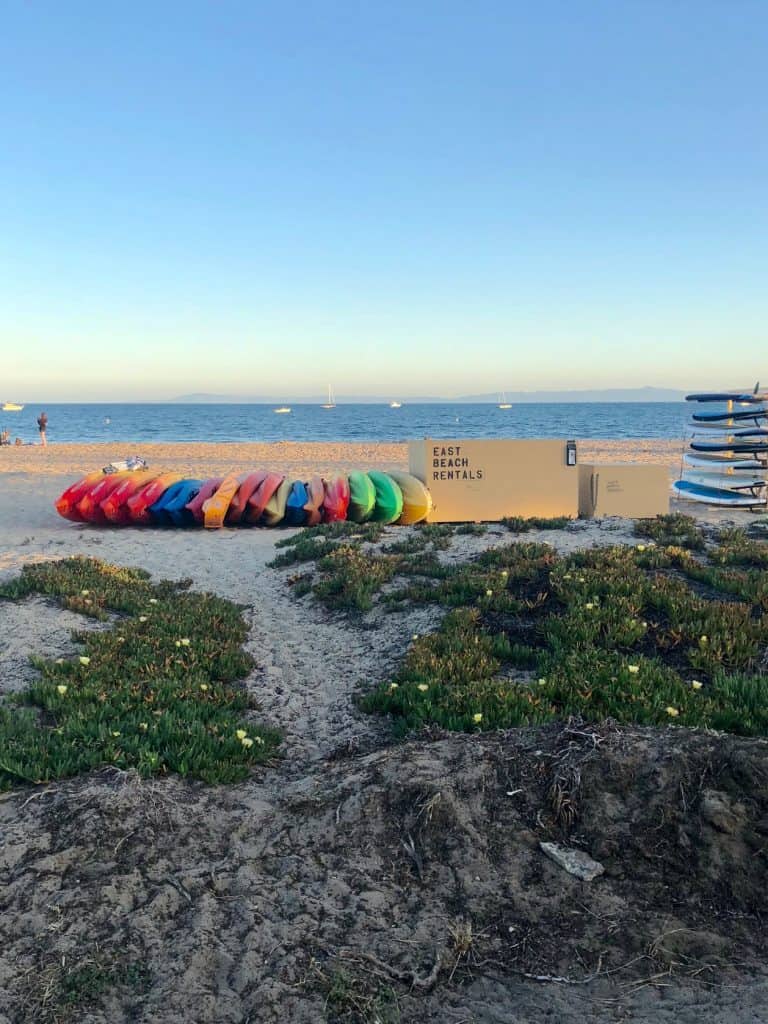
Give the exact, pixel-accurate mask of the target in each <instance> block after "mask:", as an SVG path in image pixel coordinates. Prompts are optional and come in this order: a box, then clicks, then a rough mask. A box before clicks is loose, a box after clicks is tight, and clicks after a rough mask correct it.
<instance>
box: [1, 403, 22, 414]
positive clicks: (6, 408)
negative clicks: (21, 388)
mask: <svg viewBox="0 0 768 1024" xmlns="http://www.w3.org/2000/svg"><path fill="white" fill-rule="evenodd" d="M23 408H24V406H23V405H17V404H16V402H3V412H21V410H22V409H23Z"/></svg>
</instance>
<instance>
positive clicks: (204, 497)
mask: <svg viewBox="0 0 768 1024" xmlns="http://www.w3.org/2000/svg"><path fill="white" fill-rule="evenodd" d="M223 482H224V477H223V476H214V477H211V478H210V480H206V481H205V483H204V484H203V486H202V487H201V488H200V490H199V491H198V492H197V494H196V495H195V496H194V498H193V499H192V501H189V502H187V504H186V505H185V506H184V508H185V509H186V510H187V511H188V512H191V513H192V516H193V518H194V520H195V522H196V523H199V524H200V525H201V526H202V525H203V519H204V514H203V505H204V504H205V503H206V501H208V499H209V498H210V497H212V496H213V495H214V494H215V493H216V491H217V490H218V489H219V487H221V485H222V483H223Z"/></svg>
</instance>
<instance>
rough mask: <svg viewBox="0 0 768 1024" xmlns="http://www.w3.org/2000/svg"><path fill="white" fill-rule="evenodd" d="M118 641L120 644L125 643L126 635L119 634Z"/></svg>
mask: <svg viewBox="0 0 768 1024" xmlns="http://www.w3.org/2000/svg"><path fill="white" fill-rule="evenodd" d="M117 642H118V643H119V644H124V643H125V637H124V636H119V637H118V638H117Z"/></svg>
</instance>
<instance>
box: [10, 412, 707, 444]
mask: <svg viewBox="0 0 768 1024" xmlns="http://www.w3.org/2000/svg"><path fill="white" fill-rule="evenodd" d="M276 407H277V406H273V405H235V404H222V405H202V404H190V405H183V404H177V403H173V404H160V403H151V404H150V403H147V404H105V405H97V404H87V405H79V404H58V405H42V404H37V405H36V404H34V403H31V404H27V405H25V407H24V409H23V410H22V411H21V412H2V411H0V429H3V430H4V429H7V430H9V431H10V434H11V440H13V439H15V438H16V437H20V438H21V439H22V441H25V442H36V441H38V431H37V417H38V416H39V414H40V412H41V411H42V410H43V409H45V411H46V412H47V414H48V442H49V444H56V442H65V441H66V442H83V443H94V442H100V441H103V442H110V441H119V442H125V443H127V444H128V443H130V444H133V443H138V442H141V441H145V442H150V441H157V442H163V441H169V442H172V441H215V442H227V441H239V442H242V441H358V442H359V441H408V440H412V439H417V438H422V437H436V438H451V437H478V438H500V437H541V438H546V437H553V438H571V437H572V438H595V439H608V440H610V439H616V440H619V439H623V438H634V437H637V438H645V437H658V438H666V439H682V438H683V437H685V435H686V428H685V423H686V421H687V419H688V414H689V409H688V408H686V405H685V403H684V402H574V403H565V402H563V403H533V402H531V403H521V404H518V405H514V406H513V407H512V408H511V409H498V408H497V407H496V406H495V405H490V404H483V405H470V404H453V405H452V404H450V403H445V404H442V403H441V404H436V403H430V404H421V405H419V404H417V405H409V404H408V403H407V402H404V403H403V405H402V407H401V408H399V409H391V408H390V407H389V406H388V405H351V404H350V405H345V404H342V405H337V406H336V408H335V409H323V408H321V407H320V406H319V405H294V406H292V407H291V412H290V413H287V414H282V415H281V414H277V413H275V412H274V409H275V408H276Z"/></svg>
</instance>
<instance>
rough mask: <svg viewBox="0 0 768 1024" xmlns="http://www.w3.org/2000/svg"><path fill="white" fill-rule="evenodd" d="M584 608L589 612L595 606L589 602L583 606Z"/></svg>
mask: <svg viewBox="0 0 768 1024" xmlns="http://www.w3.org/2000/svg"><path fill="white" fill-rule="evenodd" d="M584 607H585V608H587V609H588V610H589V611H591V610H592V609H593V608H594V607H595V606H594V605H593V604H592V602H591V601H590V602H589V603H588V604H585V605H584Z"/></svg>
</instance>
